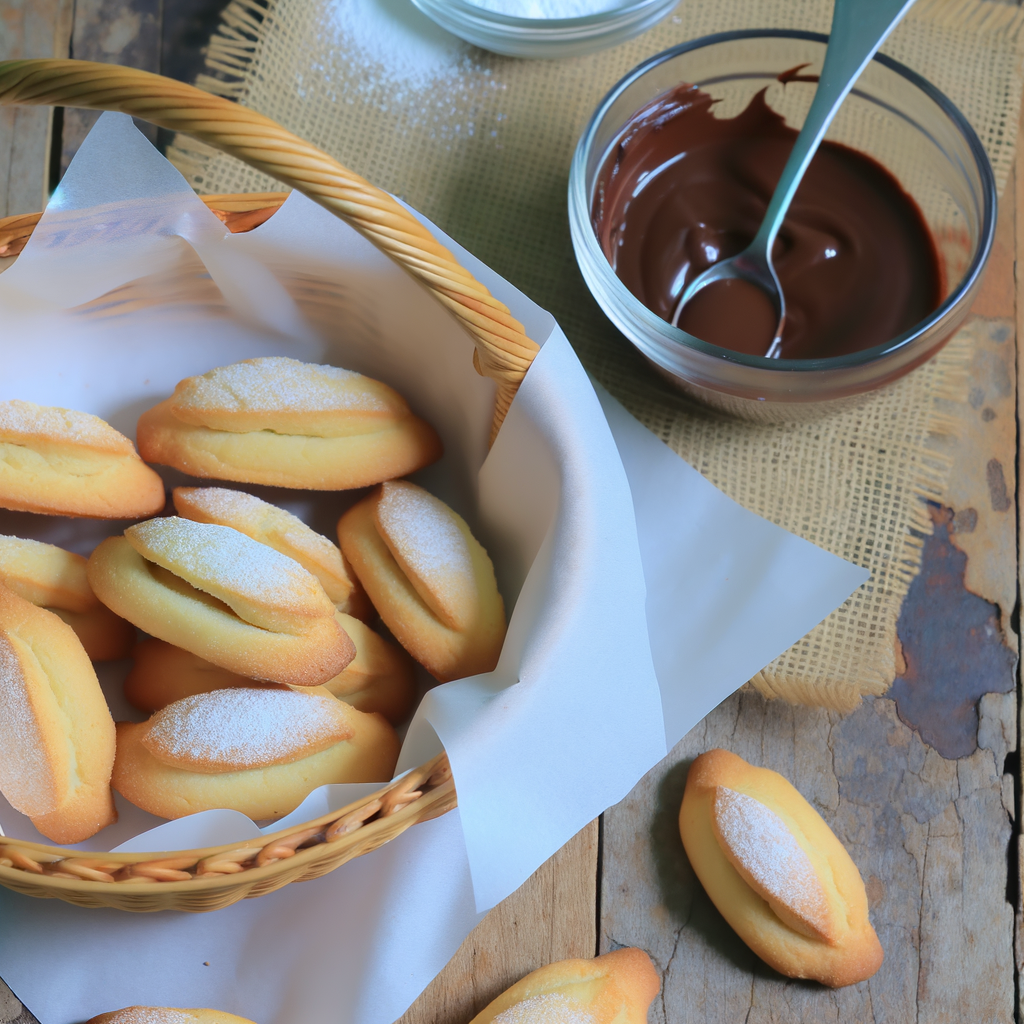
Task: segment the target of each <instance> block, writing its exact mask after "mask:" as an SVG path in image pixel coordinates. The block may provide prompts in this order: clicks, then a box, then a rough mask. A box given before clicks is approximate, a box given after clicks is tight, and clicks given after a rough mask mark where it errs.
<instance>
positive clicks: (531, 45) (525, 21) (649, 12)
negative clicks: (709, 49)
mask: <svg viewBox="0 0 1024 1024" xmlns="http://www.w3.org/2000/svg"><path fill="white" fill-rule="evenodd" d="M412 2H413V3H414V4H415V5H416V6H417V7H418V8H419V9H420V10H421V11H422V12H423V13H424V14H425V15H427V17H428V18H431V19H432V20H433V21H435V22H437V24H438V25H440V26H441V27H442V28H444V29H447V30H448V31H449V32H451V33H453V34H454V35H457V36H459V38H460V39H465V40H466V42H467V43H472V44H473V45H474V46H480V47H482V48H483V49H485V50H491V51H493V52H494V53H503V54H505V55H507V56H509V57H577V56H579V55H580V54H584V53H593V52H594V51H595V50H602V49H604V48H605V47H606V46H615V45H617V44H618V43H624V42H625V41H626V40H627V39H632V38H633V37H634V36H638V35H639V34H640V33H641V32H644V31H645V30H647V29H649V28H651V27H652V26H653V25H655V24H657V22H659V21H661V19H662V18H664V17H665V15H667V14H668V13H669V11H671V10H672V9H673V8H674V7H675V6H676V4H678V3H679V0H632V2H629V0H627V2H625V3H623V4H622V5H621V6H619V7H615V8H613V9H612V10H609V11H601V12H599V13H598V14H588V15H586V16H585V17H580V18H517V17H512V16H511V15H507V14H499V13H498V12H497V11H489V10H487V9H486V8H484V7H479V6H477V5H476V4H474V3H470V2H469V0H412Z"/></svg>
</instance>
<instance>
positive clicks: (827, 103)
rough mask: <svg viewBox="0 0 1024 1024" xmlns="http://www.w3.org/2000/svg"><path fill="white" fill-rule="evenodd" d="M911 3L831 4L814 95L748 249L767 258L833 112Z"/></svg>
mask: <svg viewBox="0 0 1024 1024" xmlns="http://www.w3.org/2000/svg"><path fill="white" fill-rule="evenodd" d="M913 4H914V0H835V9H834V10H833V12H832V31H831V33H830V35H829V41H828V50H827V51H826V53H825V62H824V64H823V65H822V68H821V77H820V79H819V80H818V89H817V92H815V94H814V100H813V101H812V102H811V108H810V110H808V112H807V118H806V120H805V121H804V124H803V127H802V128H801V129H800V134H799V135H798V136H797V140H796V142H795V143H794V145H793V150H792V152H791V153H790V154H789V159H788V160H787V161H786V166H785V167H784V168H783V170H782V176H781V177H780V178H779V183H778V185H776V187H775V192H774V194H773V195H772V198H771V202H770V203H769V204H768V209H767V210H766V211H765V215H764V220H762V221H761V227H760V228H759V229H758V232H757V236H756V237H755V239H754V241H753V242H752V243H751V245H750V248H751V249H755V250H757V251H759V252H762V253H764V254H765V256H769V257H770V255H771V251H772V246H773V245H774V244H775V236H776V235H777V234H778V232H779V228H780V227H781V226H782V221H783V220H784V219H785V216H786V213H787V211H788V210H789V204H790V203H791V202H792V201H793V196H794V195H795V194H796V190H797V187H798V186H799V184H800V180H801V179H802V178H803V176H804V171H805V170H806V169H807V165H808V164H809V163H810V162H811V158H812V157H813V156H814V154H815V153H816V152H817V150H818V146H819V145H820V143H821V140H822V137H823V136H824V134H825V132H826V130H827V129H828V126H829V125H830V124H831V123H832V117H833V115H834V114H835V111H836V109H837V108H838V107H839V105H840V104H841V103H842V102H843V100H844V99H846V96H847V94H848V93H849V91H850V90H851V89H852V88H853V86H854V84H855V83H856V81H857V79H858V78H859V77H860V75H861V72H862V71H863V70H864V68H865V67H866V66H867V63H868V61H870V60H871V58H872V57H873V56H874V55H875V52H876V51H877V50H878V48H879V47H880V46H881V45H882V43H884V42H885V40H886V39H887V38H888V36H889V33H890V32H892V30H893V29H894V28H895V27H896V26H897V25H898V24H899V22H900V20H901V19H902V18H903V15H904V14H906V13H907V11H908V10H909V9H910V8H911V7H912V6H913Z"/></svg>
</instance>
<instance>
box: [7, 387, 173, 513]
mask: <svg viewBox="0 0 1024 1024" xmlns="http://www.w3.org/2000/svg"><path fill="white" fill-rule="evenodd" d="M164 500H165V499H164V484H163V481H162V480H161V479H160V477H159V476H157V474H156V473H154V472H153V470H151V469H150V468H149V466H147V465H146V464H145V463H144V462H143V461H142V460H141V459H140V458H139V456H138V455H137V454H136V452H135V447H134V446H133V445H132V443H131V441H129V440H128V438H127V437H125V436H124V434H120V433H118V432H117V431H116V430H115V429H114V428H113V427H112V426H110V424H109V423H105V422H104V421H103V420H101V419H100V418H99V417H98V416H92V415H90V414H89V413H87V412H75V411H74V410H73V409H57V408H53V407H51V406H43V405H34V404H33V403H32V402H18V401H11V402H0V508H10V509H15V510H17V511H19V512H41V513H43V514H45V515H51V516H88V517H90V518H93V519H137V518H139V517H140V516H151V515H154V514H155V513H156V512H159V511H160V510H161V509H162V508H163V507H164Z"/></svg>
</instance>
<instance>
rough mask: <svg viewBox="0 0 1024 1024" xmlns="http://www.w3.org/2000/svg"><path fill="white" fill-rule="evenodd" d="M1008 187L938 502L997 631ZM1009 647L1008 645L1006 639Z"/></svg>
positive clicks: (1008, 532)
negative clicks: (948, 511) (949, 516)
mask: <svg viewBox="0 0 1024 1024" xmlns="http://www.w3.org/2000/svg"><path fill="white" fill-rule="evenodd" d="M1015 195H1016V181H1015V176H1014V175H1011V177H1010V180H1009V182H1008V183H1007V186H1006V191H1005V193H1004V195H1003V197H1002V201H1001V203H1000V210H999V224H998V228H997V231H996V238H995V243H994V245H993V249H992V256H991V258H990V261H989V266H988V269H987V271H986V274H985V279H984V281H983V283H982V288H981V291H980V292H979V294H978V297H977V299H976V300H975V303H974V307H973V312H974V314H975V315H976V316H977V317H978V318H979V319H977V320H976V321H975V322H974V323H973V324H971V325H970V330H971V333H972V334H973V335H974V338H975V344H974V356H973V360H972V364H971V385H970V389H969V393H968V402H967V404H966V405H965V406H964V405H961V406H960V407H959V408H951V409H950V413H951V414H952V415H954V416H955V417H956V425H955V430H956V432H957V434H958V435H959V439H958V444H957V448H956V452H955V460H954V465H953V470H952V472H951V473H950V479H949V486H948V487H947V489H946V495H945V499H944V500H945V503H946V504H948V505H949V506H950V507H951V508H952V509H953V511H954V518H953V527H952V529H953V533H954V534H955V535H956V542H957V545H958V546H959V547H960V548H961V549H962V550H963V551H964V552H965V553H966V555H967V575H966V585H967V589H968V590H970V591H971V592H972V593H975V594H977V595H978V596H980V597H983V598H984V599H985V600H987V601H991V602H993V603H994V604H997V605H998V606H999V609H1000V613H1001V617H1002V621H1003V624H1004V626H1005V624H1006V622H1007V621H1008V619H1009V616H1010V614H1011V613H1012V611H1013V607H1014V604H1015V603H1016V600H1017V572H1016V560H1015V559H1014V558H1009V557H1007V553H1008V552H1012V551H1013V550H1014V548H1015V545H1016V537H1015V534H1016V529H1017V523H1016V506H1015V503H1014V501H1013V498H1014V495H1015V493H1016V480H1017V471H1016V463H1017V419H1016V388H1015V386H1014V380H1015V377H1016V330H1015V327H1016V313H1015V310H1016V300H1015V290H1016V281H1015V279H1014V261H1015V256H1016V251H1015V244H1016V238H1017V235H1016V225H1015V220H1016V203H1015V201H1014V200H1015ZM1009 640H1010V642H1011V643H1012V642H1013V635H1012V633H1011V634H1010V635H1009Z"/></svg>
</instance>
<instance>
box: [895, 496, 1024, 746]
mask: <svg viewBox="0 0 1024 1024" xmlns="http://www.w3.org/2000/svg"><path fill="white" fill-rule="evenodd" d="M930 512H931V516H932V521H933V522H934V524H935V532H934V533H933V535H932V536H931V537H928V538H926V539H925V543H924V551H923V553H922V559H921V572H920V573H919V574H918V576H917V578H916V579H915V580H914V582H913V583H912V584H911V585H910V590H909V591H908V593H907V597H906V600H905V601H904V602H903V609H902V611H901V612H900V618H899V621H898V622H897V624H896V632H897V634H898V635H899V638H900V643H901V645H902V647H903V658H904V661H905V664H906V669H905V671H904V672H902V673H901V674H900V675H899V676H897V677H896V681H895V682H894V683H893V686H892V689H891V690H890V691H889V696H891V697H892V698H893V699H894V700H895V701H896V708H897V710H898V712H899V716H900V718H901V719H902V720H903V721H904V722H905V723H906V724H907V725H909V726H910V727H911V728H912V729H916V730H917V731H918V732H919V733H920V734H921V738H922V739H923V740H924V741H925V743H927V744H928V745H929V746H932V747H934V748H935V749H936V750H937V751H938V752H939V753H940V754H942V756H943V757H948V758H956V757H966V756H967V755H968V754H971V753H973V752H974V751H975V750H976V749H977V746H978V701H979V700H980V699H981V697H982V696H984V694H986V693H1010V692H1011V691H1013V690H1014V688H1015V686H1016V674H1015V669H1016V662H1017V659H1016V657H1015V655H1014V652H1013V651H1011V650H1010V649H1009V648H1008V647H1007V646H1006V644H1005V642H1004V630H1003V625H1002V623H1001V621H1000V610H999V608H998V607H997V606H996V605H994V604H992V603H991V602H989V601H986V600H984V599H983V598H980V597H978V596H977V595H976V594H972V593H971V592H970V591H968V590H967V589H965V587H964V570H965V568H966V565H967V556H966V555H965V554H964V553H963V551H961V550H960V548H959V547H958V546H957V545H956V543H955V542H954V541H953V540H952V539H951V537H950V527H951V525H952V523H953V522H954V521H955V516H954V515H953V513H952V510H950V509H948V508H943V507H941V506H936V505H933V506H931V508H930Z"/></svg>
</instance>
